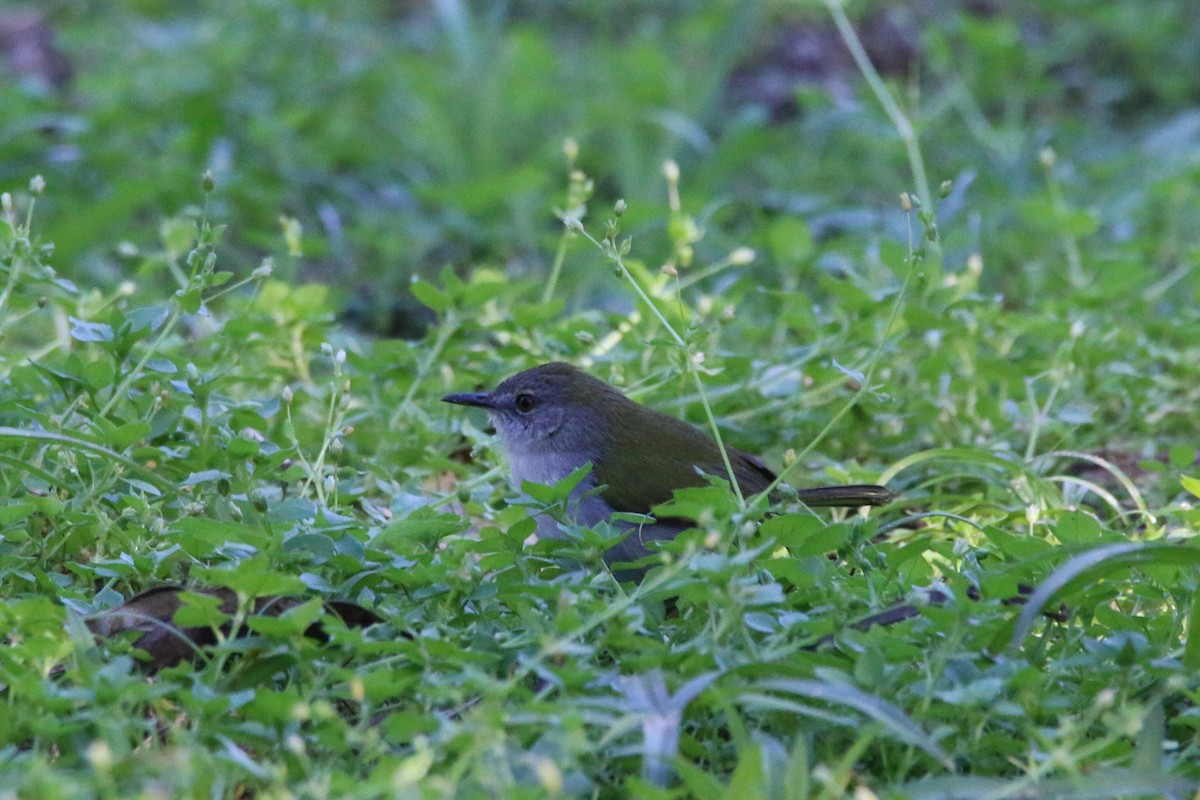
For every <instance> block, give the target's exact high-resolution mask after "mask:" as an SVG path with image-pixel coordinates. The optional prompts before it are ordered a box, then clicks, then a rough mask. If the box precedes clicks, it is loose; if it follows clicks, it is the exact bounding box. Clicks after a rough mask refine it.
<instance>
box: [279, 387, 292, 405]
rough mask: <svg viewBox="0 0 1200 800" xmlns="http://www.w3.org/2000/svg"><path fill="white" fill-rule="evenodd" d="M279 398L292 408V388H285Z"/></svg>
mask: <svg viewBox="0 0 1200 800" xmlns="http://www.w3.org/2000/svg"><path fill="white" fill-rule="evenodd" d="M279 396H280V398H282V400H283V404H284V405H285V406H290V405H291V404H292V387H290V386H285V387H283V391H282V392H280V393H279Z"/></svg>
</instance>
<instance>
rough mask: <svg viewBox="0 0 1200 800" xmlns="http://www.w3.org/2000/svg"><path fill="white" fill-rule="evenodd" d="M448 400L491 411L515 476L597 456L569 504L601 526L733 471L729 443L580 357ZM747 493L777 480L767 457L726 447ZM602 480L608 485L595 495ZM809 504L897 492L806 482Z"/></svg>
mask: <svg viewBox="0 0 1200 800" xmlns="http://www.w3.org/2000/svg"><path fill="white" fill-rule="evenodd" d="M442 400H443V401H445V402H447V403H457V404H459V405H464V406H477V407H479V408H482V409H484V410H486V411H487V413H488V416H489V417H490V418H491V420H492V423H493V424H494V425H495V426H496V431H497V433H499V435H500V439H501V441H502V442H503V443H504V448H505V450H506V451H507V452H508V460H509V466H510V468H511V470H512V477H513V480H514V481H515V482H516V483H517V485H518V486H519V485H520V484H521V483H522V482H524V481H531V482H533V483H544V484H552V483H556V482H558V481H560V480H562V479H563V478H565V477H566V476H567V475H569V474H571V473H572V472H573V471H575V470H576V469H578V468H580V467H582V466H583V465H584V464H586V463H588V462H589V461H590V462H591V464H592V470H591V472H590V473H589V474H588V476H587V477H586V478H585V479H584V480H583V481H582V482H581V483H580V484H579V485H578V486H576V487H575V489H574V490H573V491H572V493H571V497H570V498H569V499H568V504H567V511H568V515H569V516H570V518H571V519H572V520H573V521H574V522H576V523H577V524H579V525H584V526H589V527H590V526H593V525H595V524H596V523H598V522H601V521H603V520H607V519H609V518H610V517H611V516H612V514H613V513H614V512H618V511H624V512H632V513H638V514H649V513H650V511H651V509H652V508H654V507H655V506H657V505H659V504H661V503H665V502H666V501H668V500H670V499H671V496H672V493H673V492H674V491H675V490H676V489H683V488H686V487H689V486H704V485H706V483H707V481H706V480H705V477H704V475H706V474H707V475H715V476H717V477H726V476H727V475H728V472H727V471H726V469H725V463H724V461H723V460H722V458H721V451H720V448H719V447H718V446H717V443H716V442H715V441H713V439H712V438H710V437H709V436H707V435H706V434H704V433H703V432H702V431H700V430H699V429H698V428H695V427H693V426H692V425H689V424H688V423H686V422H683V421H682V420H679V419H676V418H675V417H671V416H668V415H666V414H663V413H661V412H658V411H655V410H653V409H651V408H647V407H646V406H643V405H639V404H638V403H635V402H633V401H632V400H630V399H629V398H628V397H626V396H625V395H623V394H621V393H620V392H619V391H617V390H616V389H614V388H613V387H611V386H609V385H608V384H607V383H605V382H604V381H601V380H598V379H596V378H593V377H591V376H590V375H587V374H586V373H584V372H581V371H580V370H579V369H577V368H576V367H573V366H571V365H570V364H563V363H559V362H554V363H550V364H542V365H541V366H538V367H534V368H532V369H528V370H525V371H524V372H519V373H517V374H516V375H513V376H512V377H510V378H507V379H506V380H504V381H503V382H502V383H501V384H500V385H499V386H497V387H496V388H495V389H494V390H492V391H490V392H468V393H464V394H450V395H446V396H445V397H443V398H442ZM725 449H726V451H727V453H728V454H729V461H730V463H731V465H732V466H733V474H734V477H735V478H736V479H737V483H738V486H739V487H740V489H741V492H742V494H743V495H744V496H746V497H749V496H750V495H753V494H757V493H759V492H761V491H763V490H764V489H766V488H767V487H768V486H770V485H771V484H772V483H773V482H774V481H775V477H776V476H775V473H774V472H772V471H771V470H770V468H769V467H767V466H766V464H764V463H763V462H762V461H761V460H760V459H758V458H755V457H754V456H752V455H749V454H747V453H743V452H741V451H740V450H736V449H734V448H732V447H726V448H725ZM598 486H603V487H606V488H604V489H603V490H602V491H601V492H599V493H596V494H589V492H591V490H593V489H595V488H596V487H598ZM797 495H798V498H799V499H800V500H801V501H802V502H804V503H806V504H807V505H809V506H842V507H856V506H865V505H883V504H884V503H887V502H889V501H891V500H892V499H894V498H895V497H896V493H895V492H893V491H892V490H890V489H888V488H886V487H884V486H876V485H872V484H854V485H847V486H822V487H818V488H813V489H800V490H798V491H797ZM619 525H621V526H622V527H624V528H627V529H632V531H631V533H630V534H629V535H628V536H627V537H625V539H624V540H623V541H622V542H621V543H620V544H618V545H617V546H615V547H613V548H612V549H611V550H609V551H608V553H606V554H605V561H607V562H608V563H619V562H630V561H636V560H638V559H639V558H642V557H643V556H645V555H646V554H647V552H648V551H647V548H646V544H647V543H648V542H651V541H656V540H662V539H672V538H674V537H675V536H676V535H677V534H678V533H679V532H680V531H682V530H684V529H685V528H686V527H687V525H686V523H683V522H681V521H679V520H657V521H655V522H654V523H647V524H642V525H637V524H634V523H626V522H622V523H619ZM537 531H538V536H540V537H547V536H549V537H554V538H562V537H563V533H562V531H561V530H560V529H559V527H558V523H557V522H555V521H554V520H553V519H551V518H549V517H546V516H540V517H539V518H538V528H537Z"/></svg>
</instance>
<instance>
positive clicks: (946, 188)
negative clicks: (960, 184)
mask: <svg viewBox="0 0 1200 800" xmlns="http://www.w3.org/2000/svg"><path fill="white" fill-rule="evenodd" d="M953 188H954V182H953V181H942V185H941V186H939V187H938V197H941V198H942V199H945V198H947V197H949V196H950V191H951V190H952V189H953Z"/></svg>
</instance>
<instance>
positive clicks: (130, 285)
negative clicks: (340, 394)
mask: <svg viewBox="0 0 1200 800" xmlns="http://www.w3.org/2000/svg"><path fill="white" fill-rule="evenodd" d="M136 291H137V284H136V283H134V282H133V281H122V282H121V285H120V286H118V287H117V296H118V297H133V295H134V293H135V292H136Z"/></svg>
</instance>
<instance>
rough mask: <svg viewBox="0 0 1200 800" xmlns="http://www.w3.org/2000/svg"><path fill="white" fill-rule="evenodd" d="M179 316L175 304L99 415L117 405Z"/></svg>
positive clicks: (103, 415) (104, 413)
mask: <svg viewBox="0 0 1200 800" xmlns="http://www.w3.org/2000/svg"><path fill="white" fill-rule="evenodd" d="M179 316H180V311H179V306H178V305H175V307H174V308H173V309H172V310H171V316H170V317H168V318H167V321H166V323H165V324H164V325H163V329H162V332H161V333H159V334H158V337H157V338H156V339H155V340H154V341H153V342H151V343H150V346H149V347H147V348H146V352H144V353H142V357H141V358H140V359H138V362H137V364H136V365H134V367H133V369H131V370H129V372H128V373H126V375H125V377H124V378H123V379H122V380H121V383H120V384H119V385H118V386H117V388H115V389H113V393H112V394H111V395H110V396H109V398H108V402H107V403H105V404H104V407H103V408H102V409H100V416H101V417H107V416H108V414H109V412H111V411H112V410H113V408H114V407H115V406H116V405H117V402H118V401H119V400H120V399H121V398H122V397H123V396H124V395H125V393H126V392H127V391H129V387H130V386H132V385H133V382H134V381H136V380H137V379H138V378H139V377H141V375H142V372H143V370H145V368H146V364H147V363H148V362H149V361H150V359H151V358H153V357H154V354H155V353H157V352H158V348H159V347H160V346H162V343H163V341H164V340H165V339H166V338H167V336H168V335H169V334H170V333H171V331H172V330H174V329H175V323H176V322H178V321H179Z"/></svg>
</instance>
